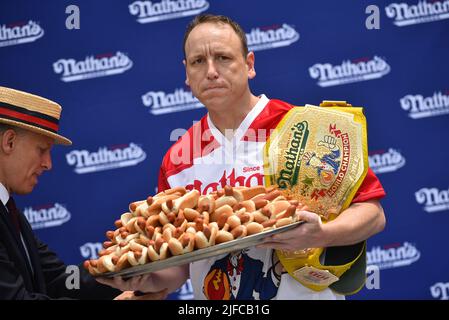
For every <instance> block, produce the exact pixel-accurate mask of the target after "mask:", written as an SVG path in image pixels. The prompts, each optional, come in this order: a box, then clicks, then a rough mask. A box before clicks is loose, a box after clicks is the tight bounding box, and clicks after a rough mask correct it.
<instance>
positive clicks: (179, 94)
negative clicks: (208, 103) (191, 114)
mask: <svg viewBox="0 0 449 320" xmlns="http://www.w3.org/2000/svg"><path fill="white" fill-rule="evenodd" d="M142 102H143V104H144V106H146V107H148V108H150V112H151V113H152V114H154V115H160V114H164V113H172V112H179V111H185V110H191V109H197V108H203V107H204V106H203V105H202V104H201V102H199V101H198V99H197V98H195V97H194V96H193V94H192V92H191V91H186V90H184V89H182V88H179V89H176V90H175V92H172V93H165V92H163V91H149V92H147V93H145V94H144V95H143V96H142Z"/></svg>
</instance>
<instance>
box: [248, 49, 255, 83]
mask: <svg viewBox="0 0 449 320" xmlns="http://www.w3.org/2000/svg"><path fill="white" fill-rule="evenodd" d="M255 59H256V58H255V56H254V52H252V51H251V52H248V55H247V56H246V65H247V66H248V79H253V78H254V77H255V76H256V69H255V65H254V63H255Z"/></svg>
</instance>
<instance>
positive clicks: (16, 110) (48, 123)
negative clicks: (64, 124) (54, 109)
mask: <svg viewBox="0 0 449 320" xmlns="http://www.w3.org/2000/svg"><path fill="white" fill-rule="evenodd" d="M0 118H4V119H9V120H14V121H18V122H22V123H26V124H28V125H31V126H35V127H39V128H41V129H44V130H47V131H51V132H53V133H57V132H58V129H59V120H58V119H56V118H53V117H51V116H49V115H46V114H43V113H40V112H37V111H31V110H28V109H25V108H22V107H18V106H14V105H12V104H8V103H4V102H0Z"/></svg>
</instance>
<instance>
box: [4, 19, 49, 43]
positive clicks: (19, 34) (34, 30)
mask: <svg viewBox="0 0 449 320" xmlns="http://www.w3.org/2000/svg"><path fill="white" fill-rule="evenodd" d="M43 35H44V29H42V28H41V26H39V24H38V23H37V22H34V21H32V20H30V21H28V23H25V22H20V23H11V24H9V25H5V24H2V25H0V47H6V46H13V45H16V44H23V43H28V42H33V41H36V40H37V39H39V38H40V37H42V36H43Z"/></svg>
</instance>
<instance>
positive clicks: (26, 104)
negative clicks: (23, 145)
mask: <svg viewBox="0 0 449 320" xmlns="http://www.w3.org/2000/svg"><path fill="white" fill-rule="evenodd" d="M61 111H62V108H61V106H60V105H59V104H57V103H56V102H54V101H51V100H48V99H45V98H42V97H39V96H36V95H34V94H30V93H27V92H23V91H19V90H14V89H10V88H5V87H0V123H5V124H8V125H13V126H17V127H20V128H23V129H27V130H31V131H33V132H36V133H40V134H43V135H45V136H48V137H50V138H54V139H55V143H57V144H63V145H67V146H68V145H71V144H72V141H70V140H69V139H67V138H65V137H63V136H61V135H59V134H58V129H59V119H60V117H61Z"/></svg>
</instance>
